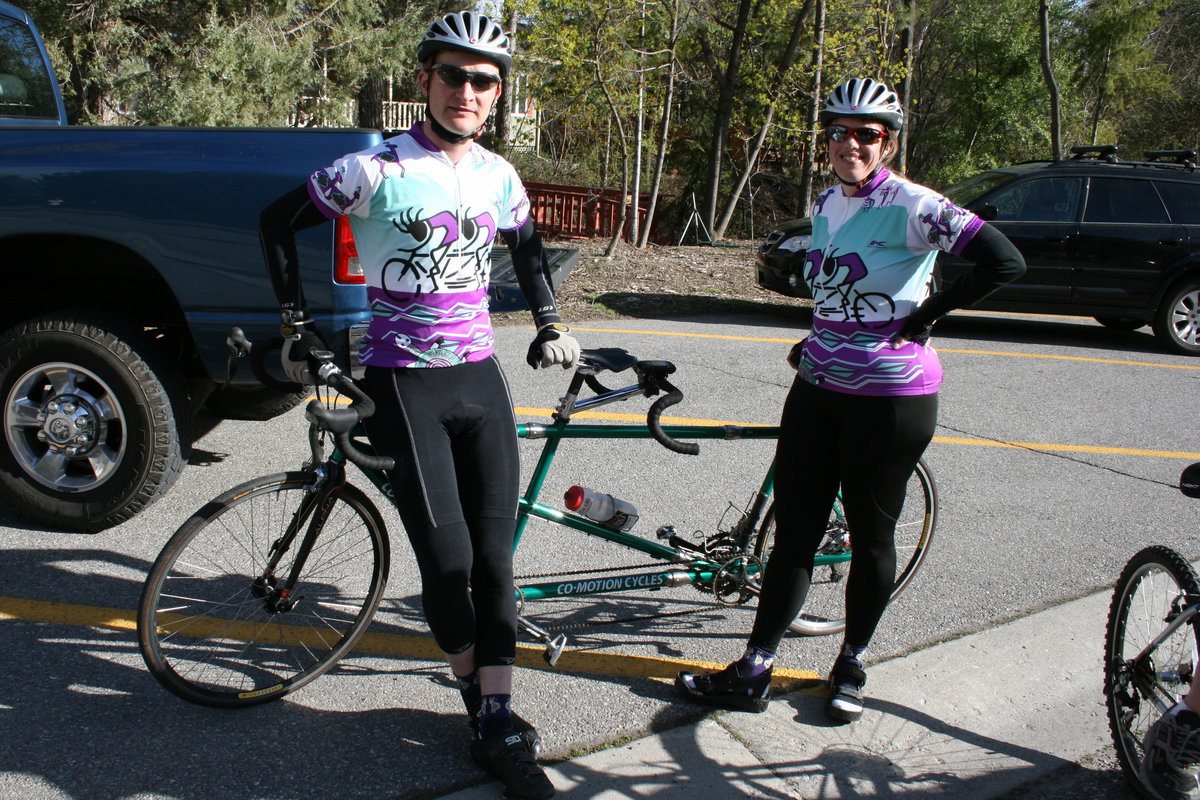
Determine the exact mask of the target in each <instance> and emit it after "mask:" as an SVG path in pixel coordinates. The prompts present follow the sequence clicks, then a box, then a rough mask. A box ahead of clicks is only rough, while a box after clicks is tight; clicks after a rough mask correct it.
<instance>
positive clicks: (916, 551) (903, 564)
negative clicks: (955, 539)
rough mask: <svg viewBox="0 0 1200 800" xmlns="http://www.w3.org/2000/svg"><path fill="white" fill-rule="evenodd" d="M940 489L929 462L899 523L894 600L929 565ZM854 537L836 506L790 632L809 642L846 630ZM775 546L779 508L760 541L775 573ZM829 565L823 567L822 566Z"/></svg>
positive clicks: (770, 514) (913, 482)
mask: <svg viewBox="0 0 1200 800" xmlns="http://www.w3.org/2000/svg"><path fill="white" fill-rule="evenodd" d="M937 504H938V499H937V486H936V485H935V484H934V482H933V474H932V473H930V471H929V467H928V466H926V464H925V462H924V460H922V461H919V462H917V468H916V470H915V471H914V472H913V474H912V477H911V478H909V479H908V488H907V493H906V495H905V499H904V508H903V510H902V511H901V512H900V519H899V521H898V522H897V523H896V583H895V586H894V587H893V589H892V595H891V597H892V599H893V600H894V599H895V598H896V596H897V595H898V594H900V592H902V591H904V588H905V587H906V586H908V584H909V583H910V582H911V581H912V579H913V576H914V575H916V573H917V570H918V569H920V568H921V564H922V563H924V561H925V556H926V554H927V553H928V552H929V544H930V542H931V541H932V540H933V531H934V528H935V526H936V525H937ZM852 538H853V532H852V531H850V530H849V528H848V526H847V525H846V518H845V515H844V514H843V513H842V505H841V499H840V498H839V499H838V501H837V503H835V505H834V510H833V514H832V515H831V516H830V517H829V525H828V527H827V528H826V531H825V537H824V539H822V541H821V546H820V547H819V548H818V550H817V560H818V565H817V567H816V568H815V569H814V570H813V576H812V585H811V587H810V588H809V590H808V597H807V598H806V599H805V602H804V608H803V609H801V611H800V614H799V615H798V616H797V617H796V619H795V621H794V622H792V624H791V625H790V626H789V627H790V628H791V630H792V631H794V632H796V633H800V634H804V635H805V636H825V635H828V634H834V633H841V632H842V631H844V630H845V629H846V583H845V581H846V577H847V576H848V575H849V574H850V552H851V539H852ZM774 540H775V508H774V506H772V507H771V508H770V509H769V510H768V511H767V515H766V518H765V521H764V523H763V532H762V534H761V535H760V536H759V542H758V546H757V547H756V548H755V555H756V556H757V557H758V558H759V559H760V560H761V561H762V562H763V563H765V564H766V568H767V569H768V570H769V569H770V568H771V563H770V561H769V558H770V552H771V547H772V546H773V545H774ZM823 560H824V561H828V562H829V563H824V564H822V563H821V562H822V561H823Z"/></svg>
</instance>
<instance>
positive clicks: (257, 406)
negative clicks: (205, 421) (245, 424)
mask: <svg viewBox="0 0 1200 800" xmlns="http://www.w3.org/2000/svg"><path fill="white" fill-rule="evenodd" d="M310 394H311V392H310V391H308V390H305V391H302V392H280V391H277V390H275V389H271V388H268V387H266V386H218V387H217V388H216V389H214V390H213V393H212V394H210V395H209V396H208V399H207V400H205V401H204V406H205V408H207V409H208V410H209V411H211V412H212V413H214V414H216V415H217V416H218V417H220V418H221V419H246V420H265V419H274V418H275V417H278V416H279V415H280V414H283V413H285V412H287V411H291V410H292V409H293V408H295V407H296V406H298V405H300V401H301V400H303V399H304V398H306V397H308V396H309V395H310Z"/></svg>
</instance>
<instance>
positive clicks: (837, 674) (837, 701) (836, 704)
mask: <svg viewBox="0 0 1200 800" xmlns="http://www.w3.org/2000/svg"><path fill="white" fill-rule="evenodd" d="M866 683H867V673H866V672H865V671H864V670H863V668H862V665H861V662H857V661H855V660H854V659H850V658H847V657H846V656H839V657H838V659H837V661H835V662H833V669H832V670H831V671H830V673H829V700H828V701H826V703H825V713H826V714H828V715H829V716H830V717H832V718H833V719H836V720H837V721H839V722H854V721H855V720H856V719H858V718H859V717H861V716H862V713H863V691H862V690H863V686H865V685H866Z"/></svg>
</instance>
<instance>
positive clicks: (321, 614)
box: [137, 472, 390, 708]
mask: <svg viewBox="0 0 1200 800" xmlns="http://www.w3.org/2000/svg"><path fill="white" fill-rule="evenodd" d="M313 481H314V477H313V475H312V474H311V473H306V472H287V473H279V474H276V475H270V476H266V477H262V478H257V479H255V480H252V481H248V482H247V483H243V484H242V485H240V486H237V487H235V488H233V489H230V490H229V491H228V492H226V493H224V494H222V495H221V496H219V497H217V498H215V499H213V500H212V501H210V502H209V503H207V504H206V505H205V506H204V507H203V508H201V509H200V510H199V511H198V512H196V514H195V515H193V516H192V517H191V518H190V519H188V520H187V521H186V522H185V523H183V525H182V526H181V527H180V528H179V530H177V531H176V532H175V534H174V535H173V536H172V537H171V538H170V540H169V541H168V542H167V544H166V546H164V547H163V549H162V552H161V553H160V554H159V556H158V558H157V559H156V560H155V562H154V566H153V567H152V568H151V570H150V574H149V576H148V577H147V579H146V583H145V586H144V587H143V590H142V596H141V600H140V602H139V604H138V624H137V631H138V646H139V648H140V649H141V652H142V658H143V659H144V660H145V662H146V666H147V667H148V668H149V670H150V672H151V674H153V675H154V677H155V678H156V679H157V680H158V681H159V682H160V683H161V684H162V685H163V686H165V687H166V688H167V689H169V690H170V691H171V692H172V693H174V694H176V695H178V696H179V697H182V698H183V699H184V700H188V701H191V702H193V703H198V704H200V705H205V706H213V707H218V708H238V707H244V706H252V705H257V704H259V703H265V702H267V701H270V700H276V699H278V698H280V697H283V696H284V695H286V694H288V693H290V692H293V691H295V690H296V689H299V688H300V687H302V686H304V685H306V684H308V683H309V682H311V681H312V680H314V679H316V678H317V677H318V676H320V675H322V674H323V673H325V672H326V671H328V670H329V669H330V668H331V667H333V665H334V664H336V663H337V661H338V659H340V658H342V656H344V655H345V654H346V653H347V652H349V650H350V649H351V648H352V647H353V646H354V643H355V642H356V641H357V640H358V639H359V638H360V637H361V636H362V634H363V633H365V632H366V630H367V627H368V626H369V625H370V622H371V618H372V617H373V616H374V614H375V610H376V608H378V606H379V601H380V599H381V598H382V597H383V591H384V587H385V585H386V583H387V575H388V566H389V562H390V550H389V544H388V538H387V529H386V527H385V525H384V522H383V519H382V517H381V516H380V514H379V511H378V509H377V508H376V507H375V506H374V505H373V504H372V503H371V501H370V500H369V499H368V498H367V496H366V495H365V494H363V492H362V491H361V490H359V489H358V488H356V487H354V486H351V485H349V484H343V485H342V486H341V487H340V489H339V490H338V492H337V494H336V496H335V500H334V504H333V506H332V507H331V509H330V513H329V517H328V519H327V520H326V522H325V524H324V525H323V527H322V529H321V532H320V536H318V537H317V540H316V542H315V543H314V545H313V549H312V551H311V553H310V554H309V555H308V558H307V560H306V562H305V567H304V570H303V574H302V575H301V577H300V580H299V582H298V583H297V584H296V586H295V587H294V591H293V594H292V597H293V598H295V599H296V604H295V606H294V607H292V608H291V609H290V610H287V611H274V612H272V611H271V610H269V609H268V608H267V607H266V603H265V601H264V600H263V599H262V597H263V595H262V593H261V589H260V588H259V587H256V585H255V580H256V579H257V578H259V576H261V575H262V574H263V572H264V568H265V565H266V563H267V560H268V558H269V551H270V550H271V547H272V543H273V542H275V541H276V540H277V539H278V538H279V537H281V536H282V535H283V533H284V531H285V530H286V529H287V526H288V524H289V522H290V521H291V518H292V516H293V515H294V514H295V512H296V510H297V509H298V508H300V500H301V499H302V498H304V497H305V496H306V494H307V493H308V492H309V491H310V490H311V489H312V487H313ZM304 525H305V526H307V520H305V521H304ZM304 529H305V528H303V527H302V528H301V534H303V531H304ZM296 544H298V540H297V542H296ZM297 549H298V547H296V546H293V547H292V548H290V551H289V552H288V553H287V554H285V556H284V558H283V560H282V561H281V562H280V564H279V566H278V568H277V569H276V570H275V574H276V575H278V576H279V577H280V578H281V579H282V578H284V577H286V576H287V575H288V574H289V572H290V570H291V565H292V563H293V558H294V556H295V553H296V550H297ZM260 586H261V584H260ZM256 590H257V591H258V592H259V593H258V595H257V596H256V595H255V591H256Z"/></svg>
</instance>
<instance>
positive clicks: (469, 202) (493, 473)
mask: <svg viewBox="0 0 1200 800" xmlns="http://www.w3.org/2000/svg"><path fill="white" fill-rule="evenodd" d="M417 58H418V60H419V61H420V62H421V69H420V71H419V73H418V85H419V88H420V91H421V93H422V95H424V97H425V98H426V100H427V106H426V115H425V120H424V121H423V122H421V123H418V124H417V125H415V126H413V127H412V128H411V129H410V130H408V131H406V132H405V133H402V134H400V135H398V136H394V137H391V138H389V139H387V140H385V141H384V142H383V143H382V144H380V145H378V146H376V147H372V148H370V149H368V150H365V151H362V152H358V153H351V154H349V155H346V156H343V157H342V158H339V159H337V160H336V161H335V162H334V163H333V164H332V165H330V166H328V167H325V168H322V169H318V170H316V172H314V173H313V174H312V176H311V177H310V179H309V180H308V181H307V182H306V183H305V184H304V185H303V186H301V187H299V188H297V189H295V190H293V191H292V192H290V193H289V194H287V195H285V196H284V197H282V198H280V199H279V200H278V201H276V202H275V203H273V204H272V205H271V206H270V207H269V208H268V209H267V210H266V211H264V212H263V214H262V219H261V231H262V237H263V243H264V249H265V252H266V258H267V262H268V266H269V268H270V271H271V275H272V278H273V280H274V282H275V287H276V293H277V294H278V295H279V299H280V302H281V304H282V306H283V319H284V334H285V348H284V351H285V352H284V357H283V358H284V369H285V371H287V372H288V374H289V376H290V377H292V379H293V380H297V381H302V382H312V381H311V377H310V376H309V375H308V374H307V371H308V364H307V361H306V356H307V354H308V352H309V350H310V349H311V348H312V347H313V346H314V345H316V344H319V343H318V342H316V341H315V340H314V334H313V332H312V330H311V324H310V320H309V318H308V314H307V312H306V311H305V305H304V295H303V290H302V287H301V286H300V285H299V282H298V275H299V272H298V269H297V264H296V257H297V254H296V246H295V232H296V231H297V230H300V229H302V228H306V227H310V226H313V225H317V224H321V223H324V222H327V221H328V220H329V219H333V218H336V217H338V216H341V215H346V216H348V218H349V221H350V226H351V229H352V231H353V233H354V239H355V243H356V246H357V249H358V255H359V259H360V261H361V263H362V266H363V272H364V274H365V276H366V283H367V299H368V302H369V304H370V309H371V313H372V316H371V322H370V325H369V329H368V332H367V335H366V337H365V339H364V340H363V343H362V348H361V351H360V358H361V360H362V363H363V364H364V365H365V366H366V374H365V378H364V388H365V390H366V391H367V393H368V394H369V395H370V397H371V399H372V400H373V401H374V402H375V405H376V408H377V411H376V413H375V415H374V416H373V417H371V418H370V419H368V420H367V421H366V427H367V433H368V434H369V436H370V439H371V443H372V444H373V445H374V447H375V449H376V450H377V451H378V452H379V453H381V454H383V455H387V456H390V457H392V458H393V459H395V462H396V466H395V468H394V469H392V470H389V472H388V479H389V481H390V483H391V486H392V488H393V490H394V491H395V501H396V506H397V508H398V509H399V511H400V516H401V519H402V520H403V522H404V528H405V531H406V532H407V534H408V537H409V541H410V542H411V543H412V547H413V551H414V553H415V555H416V559H417V565H418V567H419V569H420V572H421V580H422V592H421V598H422V604H423V608H424V612H425V617H426V619H427V621H428V623H429V627H430V630H431V631H432V633H433V635H434V638H435V639H436V641H437V643H438V646H439V647H440V648H441V650H442V651H443V652H444V653H445V654H446V659H447V661H448V662H449V664H450V668H451V670H452V672H453V673H454V675H455V677H456V678H457V680H458V684H459V687H460V689H461V692H462V697H463V701H464V703H465V705H466V709H467V712H468V715H469V716H468V719H469V721H470V724H471V729H472V733H473V735H472V739H471V747H470V751H471V755H472V758H473V759H474V760H475V762H476V763H477V764H479V766H481V767H482V768H484V769H486V770H487V771H489V772H491V773H492V774H494V775H495V776H496V777H497V778H499V779H500V780H501V781H502V782H503V783H504V786H505V789H506V791H507V794H508V796H510V797H517V798H547V797H550V796H552V795H553V794H554V787H553V786H552V785H551V784H550V781H549V780H548V779H547V778H546V776H545V774H544V773H543V772H542V770H541V768H540V767H538V765H537V764H536V762H535V760H534V755H535V751H536V747H537V745H536V742H537V735H536V732H535V731H534V730H533V728H532V726H530V725H529V724H528V723H527V722H525V721H524V720H522V719H521V718H520V717H518V716H517V715H516V714H514V713H513V712H512V711H511V708H510V701H511V696H512V665H513V663H514V661H515V655H516V614H517V612H516V600H515V594H514V592H513V576H512V572H513V565H512V550H513V535H514V528H515V519H516V509H517V496H518V492H519V486H518V480H519V473H518V469H519V466H518V456H517V440H516V433H515V430H516V425H515V421H514V418H513V413H512V401H511V399H510V397H509V393H508V386H507V384H506V383H505V379H504V375H503V374H502V372H501V370H500V365H499V364H498V363H497V360H496V357H495V355H494V353H493V332H492V327H491V322H490V318H489V316H488V300H487V288H488V276H489V270H490V263H491V262H490V252H491V249H492V244H493V241H494V240H495V238H496V236H497V234H502V235H503V236H504V238H505V240H506V242H507V243H508V246H509V248H510V250H511V252H512V260H513V265H514V267H515V269H516V272H517V277H518V280H519V283H520V286H521V289H522V291H523V292H524V294H525V297H526V299H527V300H528V301H529V305H530V308H532V309H533V317H534V322H535V324H536V326H537V334H536V337H535V339H534V341H533V343H532V344H531V345H530V348H529V352H528V356H527V360H528V362H529V364H530V365H531V366H533V367H535V368H536V367H539V366H540V367H549V366H551V365H554V364H560V365H562V366H563V367H564V368H567V367H571V366H573V365H574V363H575V360H576V358H577V357H578V355H579V346H578V344H577V343H576V342H575V340H574V339H573V338H572V337H570V336H569V335H567V328H566V327H565V326H563V325H561V324H560V323H559V316H558V311H557V307H556V305H555V302H554V294H553V290H552V288H551V284H550V280H549V270H548V268H547V266H546V262H545V258H544V254H543V251H542V246H541V241H540V239H539V237H538V235H537V232H536V231H535V230H534V228H533V222H532V220H531V219H530V216H529V200H528V198H527V197H526V194H525V189H524V187H523V186H522V185H521V182H520V179H519V178H518V177H517V174H516V172H515V170H514V169H513V168H512V166H511V165H510V164H509V163H508V162H507V161H505V160H504V159H502V158H500V157H499V156H497V155H495V154H493V153H491V152H489V151H487V150H485V149H483V148H482V147H480V146H479V145H478V144H477V143H476V142H475V139H476V137H477V136H478V135H479V133H480V131H481V130H482V128H483V125H484V123H485V122H486V120H487V117H488V115H489V113H490V112H491V111H492V109H493V107H494V106H495V104H496V102H497V100H498V99H499V97H500V94H501V91H502V84H503V81H504V79H505V78H506V77H507V75H508V72H509V70H510V69H511V67H512V57H511V56H510V54H509V48H508V37H507V36H506V35H505V34H504V33H503V31H502V30H501V29H500V27H499V26H498V25H497V24H496V23H495V22H493V21H491V20H489V19H488V18H487V17H485V16H483V15H481V14H478V13H476V12H474V11H463V12H459V13H454V14H447V15H445V16H444V17H442V18H441V19H438V20H436V21H435V22H434V23H433V24H432V25H431V26H430V27H429V29H428V31H427V33H426V34H425V37H424V38H423V39H422V41H421V43H420V44H419V45H418V48H417Z"/></svg>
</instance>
